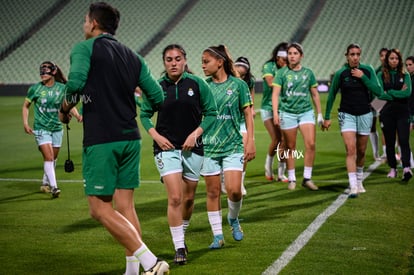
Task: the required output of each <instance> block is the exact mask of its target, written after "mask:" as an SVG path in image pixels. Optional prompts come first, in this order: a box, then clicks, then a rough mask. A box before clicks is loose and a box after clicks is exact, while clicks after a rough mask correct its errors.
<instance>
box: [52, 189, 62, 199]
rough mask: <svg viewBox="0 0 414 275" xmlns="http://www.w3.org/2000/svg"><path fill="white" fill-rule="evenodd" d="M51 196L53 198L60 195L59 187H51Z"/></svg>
mask: <svg viewBox="0 0 414 275" xmlns="http://www.w3.org/2000/svg"><path fill="white" fill-rule="evenodd" d="M51 193H52V198H53V199H55V198H59V195H60V189H59V188H57V187H55V188H53V189H52V192H51Z"/></svg>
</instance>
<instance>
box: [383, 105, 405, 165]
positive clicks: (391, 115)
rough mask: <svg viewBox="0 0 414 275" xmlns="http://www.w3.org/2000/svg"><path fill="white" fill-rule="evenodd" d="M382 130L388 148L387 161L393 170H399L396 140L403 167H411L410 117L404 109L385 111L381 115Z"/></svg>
mask: <svg viewBox="0 0 414 275" xmlns="http://www.w3.org/2000/svg"><path fill="white" fill-rule="evenodd" d="M380 122H381V129H382V132H383V134H384V138H385V145H386V146H387V150H386V153H387V161H388V165H389V166H390V167H391V168H394V169H395V168H397V160H396V158H395V140H396V136H397V137H398V143H399V145H400V147H401V161H402V165H403V167H404V168H405V167H410V166H411V165H410V153H411V150H410V141H409V139H410V115H409V112H408V110H407V112H405V110H404V108H403V109H402V110H401V109H400V110H396V109H394V108H393V110H384V111H383V112H381V114H380Z"/></svg>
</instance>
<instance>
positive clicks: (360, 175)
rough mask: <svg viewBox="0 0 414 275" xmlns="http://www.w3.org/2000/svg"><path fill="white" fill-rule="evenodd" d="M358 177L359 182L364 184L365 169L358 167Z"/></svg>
mask: <svg viewBox="0 0 414 275" xmlns="http://www.w3.org/2000/svg"><path fill="white" fill-rule="evenodd" d="M356 175H357V180H358V182H360V183H362V178H363V177H364V167H359V166H357V172H356Z"/></svg>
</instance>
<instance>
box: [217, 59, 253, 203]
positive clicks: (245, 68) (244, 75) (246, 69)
mask: <svg viewBox="0 0 414 275" xmlns="http://www.w3.org/2000/svg"><path fill="white" fill-rule="evenodd" d="M234 66H235V68H236V70H237V72H238V73H239V76H240V78H241V79H243V80H244V82H246V84H247V86H249V90H250V97H251V99H252V106H251V110H252V115H253V118H254V117H255V116H256V112H255V110H254V105H253V104H254V102H253V100H254V94H255V89H254V86H255V82H256V80H255V78H254V76H253V74H252V72H251V68H250V62H249V59H247V57H244V56H240V57H239V58H237V59H236V62H234ZM240 132H241V134H242V136H243V144H244V145H245V144H246V141H247V129H246V122H245V121H244V116H242V120H241V121H240ZM246 168H247V161H245V162H244V165H243V175H242V194H243V196H245V195H246V194H247V191H246V187H245V186H244V178H245V176H246ZM221 187H222V189H224V191H225V189H226V187H225V186H224V181H222V186H221ZM222 191H223V190H222Z"/></svg>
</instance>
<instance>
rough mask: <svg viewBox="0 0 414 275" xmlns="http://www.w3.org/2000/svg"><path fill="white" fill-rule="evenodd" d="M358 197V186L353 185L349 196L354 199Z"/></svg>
mask: <svg viewBox="0 0 414 275" xmlns="http://www.w3.org/2000/svg"><path fill="white" fill-rule="evenodd" d="M356 197H358V187H356V186H355V187H351V188H350V191H349V195H348V198H352V199H354V198H356Z"/></svg>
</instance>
